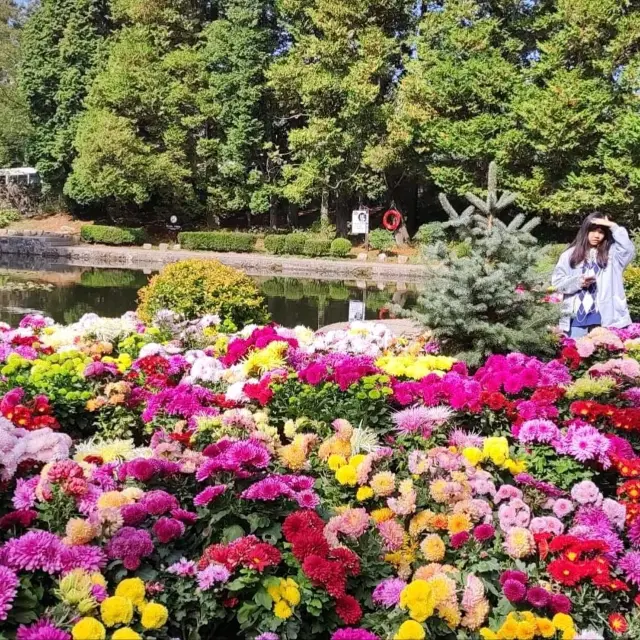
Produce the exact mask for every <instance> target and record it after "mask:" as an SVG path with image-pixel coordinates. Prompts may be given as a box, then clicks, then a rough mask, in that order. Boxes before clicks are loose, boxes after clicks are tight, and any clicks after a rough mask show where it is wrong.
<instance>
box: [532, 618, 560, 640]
mask: <svg viewBox="0 0 640 640" xmlns="http://www.w3.org/2000/svg"><path fill="white" fill-rule="evenodd" d="M536 628H537V630H538V634H539V635H541V636H542V637H543V638H553V637H554V636H555V635H556V628H555V627H554V626H553V622H551V620H549V618H537V619H536Z"/></svg>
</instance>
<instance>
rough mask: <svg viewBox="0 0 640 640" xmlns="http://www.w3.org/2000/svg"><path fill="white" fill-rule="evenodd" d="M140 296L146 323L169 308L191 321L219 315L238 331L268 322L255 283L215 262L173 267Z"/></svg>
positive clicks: (262, 300) (179, 263)
mask: <svg viewBox="0 0 640 640" xmlns="http://www.w3.org/2000/svg"><path fill="white" fill-rule="evenodd" d="M138 296H139V305H138V314H139V315H140V317H141V318H142V319H143V320H144V321H146V322H149V321H151V320H152V319H153V317H154V316H155V314H156V313H157V312H158V311H160V310H162V309H170V310H171V311H174V312H176V313H178V314H180V315H181V316H183V317H184V318H185V319H189V320H192V319H195V318H199V317H201V316H203V315H206V314H218V315H219V316H220V318H221V320H222V321H223V323H226V326H228V327H229V328H232V327H233V326H235V327H237V328H238V329H240V328H242V327H244V326H245V325H247V324H251V323H257V324H262V323H264V322H266V321H267V319H268V313H267V312H266V310H265V308H264V299H263V298H262V296H261V295H260V293H259V291H258V288H257V286H256V285H255V283H254V282H253V280H251V278H249V277H248V276H246V275H245V274H244V273H242V272H241V271H238V270H237V269H233V268H231V267H227V266H225V265H223V264H221V263H219V262H217V261H216V260H183V261H181V262H176V263H174V264H170V265H168V266H166V267H165V268H164V269H163V270H162V271H161V272H160V273H159V274H158V275H156V276H154V277H153V278H152V279H151V281H150V282H149V284H148V285H147V286H146V287H144V288H143V289H141V290H140V292H139V294H138Z"/></svg>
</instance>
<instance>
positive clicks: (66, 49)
mask: <svg viewBox="0 0 640 640" xmlns="http://www.w3.org/2000/svg"><path fill="white" fill-rule="evenodd" d="M107 9H108V5H107V0H42V1H41V3H40V5H39V7H38V8H37V9H36V10H35V12H34V14H33V15H32V16H31V18H30V19H29V21H28V22H27V24H26V26H25V29H24V36H23V46H22V83H21V84H22V87H23V90H24V92H25V95H26V99H27V102H28V105H29V112H30V118H31V122H32V124H33V127H34V136H33V142H32V145H31V149H30V154H31V156H32V157H33V159H34V160H35V162H36V166H37V167H38V169H39V170H40V172H41V173H42V175H43V177H44V179H45V180H46V181H47V182H48V183H49V185H51V186H52V187H53V188H54V189H56V190H61V189H62V186H63V185H64V181H65V180H66V177H67V175H68V173H69V171H70V169H71V162H72V161H73V158H74V155H75V153H74V147H73V140H74V137H75V133H76V127H77V123H78V118H79V116H80V115H81V114H82V112H83V110H84V107H83V101H84V98H85V96H86V95H87V91H88V88H89V86H90V85H91V80H92V78H93V76H94V74H95V71H96V65H97V63H98V60H99V57H100V52H101V46H102V44H103V41H104V38H105V36H106V35H107V33H108V30H109V21H108V17H107V16H108V10H107Z"/></svg>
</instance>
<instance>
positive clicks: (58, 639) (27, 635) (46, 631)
mask: <svg viewBox="0 0 640 640" xmlns="http://www.w3.org/2000/svg"><path fill="white" fill-rule="evenodd" d="M16 640H71V636H70V635H69V634H68V633H67V632H66V631H63V630H62V629H58V627H56V626H55V625H54V624H53V623H52V622H50V621H49V620H45V619H42V620H38V622H36V623H35V624H31V625H29V626H28V627H27V626H25V625H20V627H19V628H18V633H17V635H16Z"/></svg>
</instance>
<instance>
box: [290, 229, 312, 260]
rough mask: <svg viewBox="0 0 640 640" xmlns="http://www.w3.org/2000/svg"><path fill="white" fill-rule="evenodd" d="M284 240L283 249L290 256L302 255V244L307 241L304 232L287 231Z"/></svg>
mask: <svg viewBox="0 0 640 640" xmlns="http://www.w3.org/2000/svg"><path fill="white" fill-rule="evenodd" d="M284 238H285V240H284V250H285V253H288V254H290V255H292V256H299V255H302V253H303V252H304V244H305V242H306V241H307V238H308V235H307V234H306V233H289V234H287V235H286V236H285V237H284Z"/></svg>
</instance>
